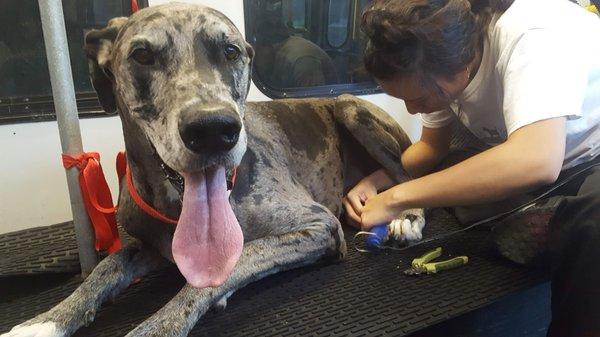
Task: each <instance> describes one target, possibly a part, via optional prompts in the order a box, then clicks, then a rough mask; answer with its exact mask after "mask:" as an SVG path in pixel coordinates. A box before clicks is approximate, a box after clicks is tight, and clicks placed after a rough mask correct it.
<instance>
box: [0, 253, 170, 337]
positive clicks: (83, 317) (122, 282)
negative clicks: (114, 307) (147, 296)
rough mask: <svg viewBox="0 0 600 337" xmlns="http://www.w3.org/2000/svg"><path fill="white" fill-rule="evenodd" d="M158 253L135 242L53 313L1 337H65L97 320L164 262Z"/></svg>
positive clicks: (111, 257) (103, 265) (108, 259)
mask: <svg viewBox="0 0 600 337" xmlns="http://www.w3.org/2000/svg"><path fill="white" fill-rule="evenodd" d="M163 261H166V260H164V258H162V257H161V256H160V255H159V254H158V253H157V252H155V251H154V250H153V249H151V248H147V247H144V246H142V245H141V244H140V243H137V242H136V243H132V244H130V245H128V246H126V247H124V248H122V249H121V250H119V251H117V252H115V253H113V254H111V255H109V256H107V257H106V258H105V259H104V260H102V261H101V262H100V263H99V264H98V266H96V268H94V270H93V271H92V273H91V274H90V275H89V276H88V277H87V278H86V279H85V281H83V283H82V284H81V285H80V286H79V287H78V288H77V289H76V290H75V291H74V292H73V293H72V294H71V295H70V296H69V297H67V298H66V299H64V300H63V301H62V302H60V303H58V304H57V305H56V306H54V307H53V308H52V309H50V310H49V311H47V312H45V313H42V314H40V315H38V316H36V317H34V318H32V319H30V320H29V321H26V322H24V323H22V324H20V325H17V326H15V327H14V328H13V329H12V330H11V331H9V332H7V333H5V334H2V335H1V337H58V336H60V337H63V336H70V335H71V334H73V333H74V332H75V331H76V330H77V329H78V328H80V327H82V326H84V325H88V324H89V323H91V322H92V321H93V320H94V315H95V313H96V310H97V309H98V308H99V307H100V305H101V304H102V302H104V301H105V300H106V299H107V298H110V297H113V296H116V295H117V294H118V293H119V292H120V291H121V290H123V289H125V288H126V287H127V286H129V284H131V282H132V281H133V280H134V279H135V278H136V277H139V276H142V275H144V274H146V273H147V272H148V271H151V270H152V269H155V268H156V267H158V266H160V265H162V264H163V263H164V262H163Z"/></svg>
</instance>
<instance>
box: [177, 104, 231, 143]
mask: <svg viewBox="0 0 600 337" xmlns="http://www.w3.org/2000/svg"><path fill="white" fill-rule="evenodd" d="M241 129H242V123H241V121H240V119H239V117H238V116H237V115H234V114H232V113H231V112H218V111H211V112H210V113H207V114H201V115H200V116H197V117H196V118H195V119H194V120H193V121H191V122H183V123H179V134H180V135H181V139H182V140H183V143H184V144H185V146H186V147H187V148H188V149H190V150H192V151H194V152H196V153H206V152H220V151H228V150H231V148H233V147H234V146H235V144H236V143H237V141H238V137H239V135H240V130H241Z"/></svg>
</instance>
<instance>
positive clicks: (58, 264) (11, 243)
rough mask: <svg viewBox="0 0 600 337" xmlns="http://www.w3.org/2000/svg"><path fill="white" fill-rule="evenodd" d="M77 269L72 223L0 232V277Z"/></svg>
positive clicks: (78, 269)
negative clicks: (5, 232)
mask: <svg viewBox="0 0 600 337" xmlns="http://www.w3.org/2000/svg"><path fill="white" fill-rule="evenodd" d="M79 271H80V266H79V254H78V253H77V242H76V241H75V232H74V229H73V223H72V222H64V223H60V224H57V225H52V226H48V227H36V228H31V229H26V230H22V231H18V232H12V233H7V234H2V235H0V277H5V276H13V275H26V274H38V273H42V274H45V273H64V272H75V273H76V272H79Z"/></svg>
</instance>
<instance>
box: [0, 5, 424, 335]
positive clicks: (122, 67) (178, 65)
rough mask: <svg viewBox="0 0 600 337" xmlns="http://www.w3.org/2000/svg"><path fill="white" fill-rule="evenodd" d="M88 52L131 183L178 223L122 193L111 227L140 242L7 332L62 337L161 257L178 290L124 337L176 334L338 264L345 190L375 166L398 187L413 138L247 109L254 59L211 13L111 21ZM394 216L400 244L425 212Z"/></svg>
mask: <svg viewBox="0 0 600 337" xmlns="http://www.w3.org/2000/svg"><path fill="white" fill-rule="evenodd" d="M86 52H87V55H88V57H89V60H90V73H91V78H92V82H93V84H94V87H95V89H96V91H97V92H98V96H99V98H100V101H101V103H102V106H103V108H104V109H105V110H106V111H109V112H114V111H118V112H119V115H120V117H121V121H122V125H123V134H124V139H125V146H126V150H127V162H128V165H129V168H130V171H131V174H132V177H133V183H134V186H135V187H136V189H137V190H138V192H139V194H140V195H141V196H142V198H143V199H144V200H145V201H146V202H147V203H149V204H151V205H152V206H153V207H154V208H155V209H157V210H158V211H160V212H162V213H164V214H166V215H167V216H169V217H171V218H175V219H177V218H178V219H179V220H178V223H177V225H176V226H175V225H172V224H168V223H164V222H162V221H159V220H156V219H155V218H153V217H150V216H149V215H148V214H146V213H144V212H143V211H142V210H141V209H140V208H139V207H138V206H137V205H136V204H135V203H134V201H133V200H132V197H131V195H130V193H129V192H128V190H127V188H126V186H125V185H126V184H122V185H123V188H122V190H121V191H120V196H119V211H118V214H117V217H118V222H119V224H120V225H121V226H122V227H123V228H124V229H125V230H126V231H127V232H128V233H129V234H130V235H131V236H132V237H134V238H135V239H136V240H135V241H134V242H133V243H131V244H128V245H127V246H125V247H123V248H122V249H121V250H119V251H118V252H116V253H113V254H111V255H109V256H108V257H106V258H105V259H104V260H103V261H102V262H101V263H100V264H99V265H98V266H97V267H96V268H95V269H94V271H93V272H92V273H91V274H90V275H89V276H88V277H87V279H86V280H85V281H84V282H83V283H82V284H81V285H80V287H79V288H77V289H76V290H75V291H74V292H73V294H71V295H70V296H69V297H67V298H66V299H64V300H63V301H62V302H60V303H59V304H58V305H56V306H55V307H53V308H52V309H50V310H49V311H47V312H45V313H41V314H40V315H38V316H36V317H34V318H33V319H30V320H29V321H27V322H24V323H22V324H20V325H18V326H16V327H14V328H13V329H12V330H11V331H10V332H8V333H5V334H3V335H2V336H11V337H14V336H40V337H41V336H46V337H49V336H52V337H54V336H69V335H71V334H72V333H73V332H75V331H76V330H77V329H78V328H80V327H81V326H84V325H88V324H90V323H91V322H92V321H93V319H94V315H95V313H96V310H97V309H98V308H99V306H100V305H101V303H102V302H103V301H105V300H106V299H108V298H110V297H112V296H116V295H117V294H118V293H119V292H120V291H121V290H123V289H124V288H126V287H127V286H128V285H129V284H130V283H131V282H132V280H134V279H135V278H137V277H140V276H142V275H144V274H145V273H147V272H149V271H151V270H154V269H156V268H157V267H159V266H161V265H163V264H165V263H170V262H174V263H175V264H176V265H177V267H178V269H179V271H180V272H181V273H182V274H183V276H184V277H185V279H186V281H187V283H186V285H185V286H184V287H183V288H182V289H181V291H180V292H179V293H178V294H177V295H176V296H175V297H174V298H173V299H172V300H171V301H170V302H169V303H168V304H166V305H165V306H164V307H163V308H162V309H160V310H159V311H158V312H156V313H155V314H154V315H152V316H151V317H149V318H148V319H147V320H146V321H144V322H143V323H141V324H140V325H139V326H138V327H137V328H135V329H134V330H132V331H131V332H129V334H128V335H127V336H161V337H165V336H185V335H187V334H188V332H189V331H190V330H191V329H192V328H193V327H194V325H195V323H196V321H197V320H198V318H199V317H200V316H202V315H203V314H204V313H205V312H206V311H207V310H208V309H209V308H210V307H212V306H222V305H224V303H225V301H226V299H227V297H228V296H230V295H231V294H232V293H233V292H234V291H235V290H237V289H239V288H241V287H243V286H244V285H245V284H248V283H249V282H253V281H256V280H258V279H260V278H263V277H265V276H267V275H270V274H273V273H276V272H279V271H282V270H286V269H291V268H296V267H300V266H305V265H308V264H312V263H315V262H321V261H331V260H336V259H340V258H342V257H343V256H344V255H345V253H346V244H345V241H344V237H343V232H342V228H341V225H340V221H339V220H338V217H339V216H340V214H341V212H342V205H341V204H342V203H341V199H342V196H343V194H344V193H345V192H347V190H348V189H349V188H351V187H352V186H354V184H356V183H357V182H358V181H359V180H360V179H361V178H362V177H364V176H365V175H366V174H368V173H370V172H372V171H373V170H375V169H377V168H379V167H384V168H385V169H386V170H387V171H388V172H390V174H392V175H393V176H394V177H395V178H396V179H397V180H398V181H403V180H405V179H406V174H405V173H404V170H403V169H402V167H401V165H400V155H401V153H402V151H403V150H404V149H405V148H406V147H408V146H409V145H410V141H409V139H408V137H407V136H406V135H405V134H404V132H403V131H402V130H401V129H400V128H399V127H398V126H397V124H396V123H395V122H394V121H393V120H392V119H391V118H390V117H389V116H388V115H387V114H386V113H385V112H384V111H382V110H380V109H379V108H378V107H376V106H374V105H372V104H370V103H368V102H365V101H362V100H359V99H357V98H355V97H353V96H349V95H343V96H340V97H338V98H335V99H291V100H277V101H270V102H254V103H253V102H246V101H245V100H246V96H247V93H248V89H249V87H250V74H251V64H252V59H253V56H254V52H253V50H252V47H251V46H250V45H249V44H248V43H246V42H245V40H244V38H243V37H242V35H241V34H240V33H239V31H238V30H237V29H236V27H235V26H234V25H233V23H232V22H230V21H229V20H228V19H227V18H226V17H225V16H224V15H223V14H221V13H219V12H217V11H215V10H213V9H210V8H207V7H203V6H198V5H187V4H168V5H163V6H157V7H150V8H147V9H144V10H141V11H139V12H137V13H135V14H134V15H132V16H131V17H130V18H116V19H113V20H111V21H110V22H109V24H108V26H107V27H106V28H104V29H101V30H94V31H92V32H90V33H89V34H88V35H87V36H86ZM234 167H237V182H236V184H235V186H234V188H233V190H232V192H231V193H229V192H228V190H227V179H228V177H229V176H230V175H231V173H232V169H233V168H234ZM399 220H400V221H404V223H405V224H408V226H404V227H405V229H404V232H405V233H404V234H405V238H406V237H408V238H409V239H410V237H411V236H412V237H413V238H417V239H418V236H420V230H421V229H422V227H423V225H424V219H423V212H422V210H411V211H407V212H406V213H405V214H401V215H400V216H399ZM409 234H410V235H409Z"/></svg>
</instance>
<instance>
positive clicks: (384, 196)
mask: <svg viewBox="0 0 600 337" xmlns="http://www.w3.org/2000/svg"><path fill="white" fill-rule="evenodd" d="M401 187H402V185H398V186H395V187H393V188H390V189H389V190H387V191H385V192H382V193H379V194H377V195H375V196H373V197H371V198H369V199H368V200H367V201H366V203H365V205H364V206H363V207H362V209H361V214H360V223H361V225H362V226H361V227H362V230H364V231H368V230H370V229H371V227H373V226H376V225H381V224H388V223H390V222H391V221H392V220H395V219H396V218H397V217H398V215H399V214H400V213H401V212H402V211H404V210H405V208H403V207H402V205H401V204H400V203H399V198H398V194H399V193H401V192H400V189H401Z"/></svg>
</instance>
